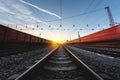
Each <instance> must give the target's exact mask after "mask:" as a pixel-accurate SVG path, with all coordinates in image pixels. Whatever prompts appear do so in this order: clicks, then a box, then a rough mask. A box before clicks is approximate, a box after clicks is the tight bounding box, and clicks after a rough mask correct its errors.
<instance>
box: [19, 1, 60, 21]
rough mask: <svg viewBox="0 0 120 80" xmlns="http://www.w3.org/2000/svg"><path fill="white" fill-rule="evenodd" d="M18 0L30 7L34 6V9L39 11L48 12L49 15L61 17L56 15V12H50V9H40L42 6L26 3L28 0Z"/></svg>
mask: <svg viewBox="0 0 120 80" xmlns="http://www.w3.org/2000/svg"><path fill="white" fill-rule="evenodd" d="M19 1H20V2H22V3H24V4H27V5H29V6H32V7H34V8H36V9H38V10H39V11H42V12H44V13H47V14H49V15H53V16H55V17H57V18H59V19H61V17H60V16H59V15H57V14H55V13H52V12H50V11H48V10H45V9H42V8H40V7H38V6H36V5H33V4H31V3H28V2H25V1H23V0H19Z"/></svg>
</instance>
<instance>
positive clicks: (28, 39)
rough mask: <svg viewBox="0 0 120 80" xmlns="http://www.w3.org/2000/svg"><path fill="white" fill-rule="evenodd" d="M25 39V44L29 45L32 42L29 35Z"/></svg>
mask: <svg viewBox="0 0 120 80" xmlns="http://www.w3.org/2000/svg"><path fill="white" fill-rule="evenodd" d="M24 39H25V40H24V41H25V42H27V43H29V42H30V35H29V34H25V36H24Z"/></svg>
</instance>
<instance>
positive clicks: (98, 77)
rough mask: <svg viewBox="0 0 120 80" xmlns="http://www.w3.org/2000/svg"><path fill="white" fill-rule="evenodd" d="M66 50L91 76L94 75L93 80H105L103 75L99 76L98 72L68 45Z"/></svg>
mask: <svg viewBox="0 0 120 80" xmlns="http://www.w3.org/2000/svg"><path fill="white" fill-rule="evenodd" d="M64 48H65V50H66V51H67V52H68V53H69V54H70V55H72V56H71V57H72V58H73V59H74V60H75V61H77V63H78V64H80V66H81V67H82V68H83V69H84V70H85V71H87V72H86V74H89V76H90V77H93V80H104V79H103V78H102V77H101V76H99V75H98V74H97V73H96V72H94V71H93V70H92V69H91V68H90V67H88V66H87V65H86V64H85V63H84V62H83V61H81V60H80V59H79V58H78V57H77V56H76V55H75V54H74V53H73V52H72V51H70V50H69V49H68V48H67V47H65V46H64Z"/></svg>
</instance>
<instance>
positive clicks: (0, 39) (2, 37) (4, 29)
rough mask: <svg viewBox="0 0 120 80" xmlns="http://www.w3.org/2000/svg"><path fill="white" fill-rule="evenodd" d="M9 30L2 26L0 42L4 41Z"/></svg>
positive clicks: (0, 26) (0, 27)
mask: <svg viewBox="0 0 120 80" xmlns="http://www.w3.org/2000/svg"><path fill="white" fill-rule="evenodd" d="M6 30H7V28H6V27H4V26H2V25H0V41H3V40H4V38H5V34H6Z"/></svg>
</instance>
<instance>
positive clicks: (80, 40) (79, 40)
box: [78, 31, 81, 43]
mask: <svg viewBox="0 0 120 80" xmlns="http://www.w3.org/2000/svg"><path fill="white" fill-rule="evenodd" d="M78 38H79V41H80V43H81V39H80V33H79V31H78Z"/></svg>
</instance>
